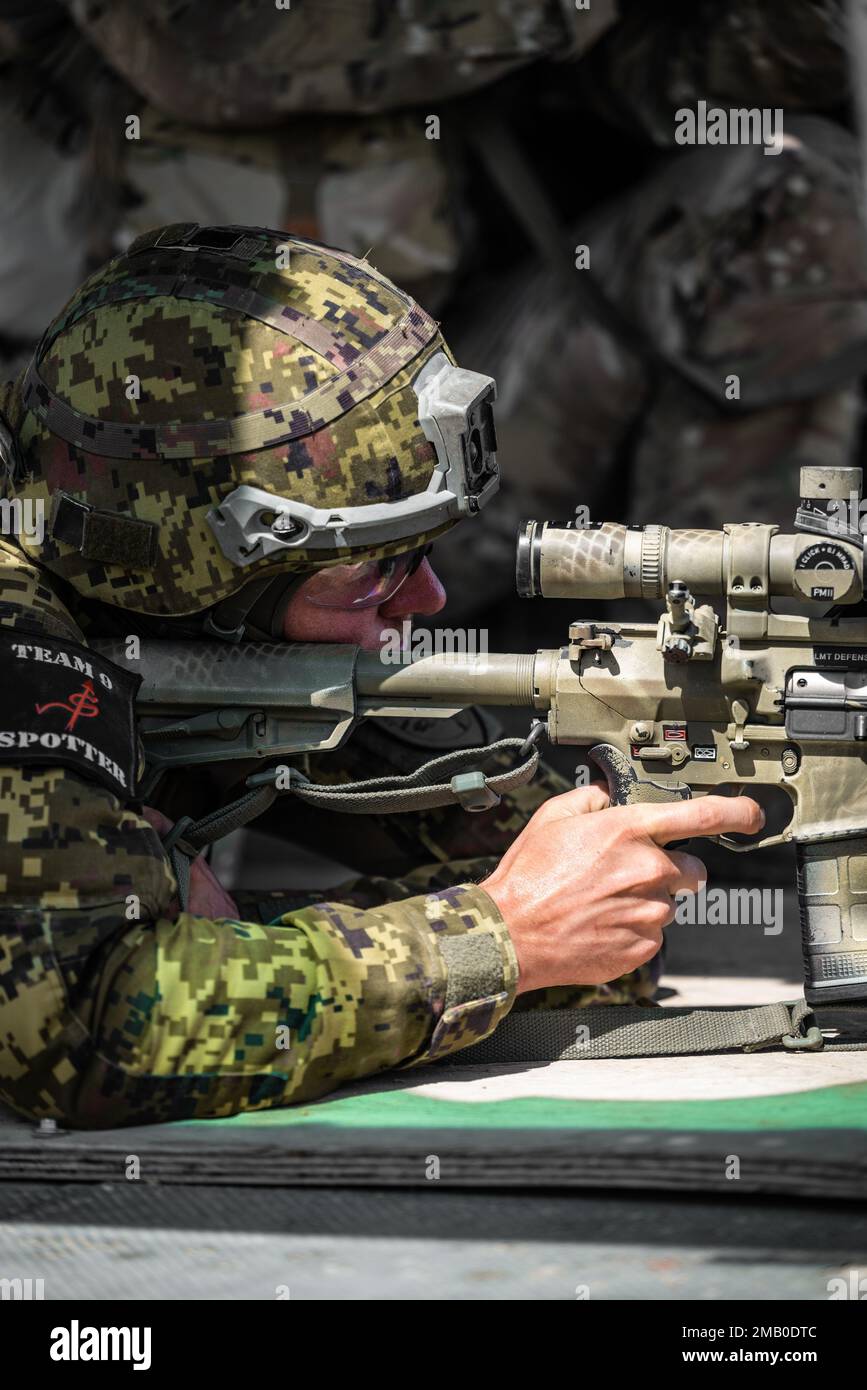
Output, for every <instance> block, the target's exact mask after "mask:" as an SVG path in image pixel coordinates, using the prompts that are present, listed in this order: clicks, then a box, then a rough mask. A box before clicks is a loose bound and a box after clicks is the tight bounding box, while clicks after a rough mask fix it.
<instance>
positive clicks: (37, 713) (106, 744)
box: [0, 630, 142, 798]
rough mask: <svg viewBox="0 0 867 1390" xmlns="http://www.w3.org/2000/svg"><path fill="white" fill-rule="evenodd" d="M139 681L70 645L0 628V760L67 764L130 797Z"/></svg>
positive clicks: (22, 763) (134, 771)
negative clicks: (0, 696) (0, 701)
mask: <svg viewBox="0 0 867 1390" xmlns="http://www.w3.org/2000/svg"><path fill="white" fill-rule="evenodd" d="M141 680H142V678H141V676H134V675H131V674H130V672H129V671H124V670H122V669H121V668H120V667H119V666H115V664H114V662H113V661H107V660H106V659H105V657H102V656H98V655H97V654H96V653H95V652H92V651H90V650H89V649H88V648H87V647H82V646H79V644H78V643H77V642H66V641H63V640H61V639H60V638H58V637H49V636H43V635H42V634H36V633H32V632H21V631H3V630H0V683H2V689H3V700H2V705H0V763H7V764H13V765H14V766H17V767H20V766H24V767H27V766H30V765H33V766H36V767H39V766H46V765H47V766H51V767H68V768H71V769H72V771H73V772H77V773H79V774H80V776H82V777H85V778H88V779H90V780H92V781H96V782H99V783H100V784H101V785H102V786H104V787H107V788H108V790H109V791H111V792H114V794H115V796H119V797H121V798H128V797H132V796H134V795H135V784H136V776H137V764H138V754H137V740H136V725H135V697H136V693H137V691H138V688H139V686H140V685H141Z"/></svg>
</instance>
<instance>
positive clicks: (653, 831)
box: [481, 786, 765, 994]
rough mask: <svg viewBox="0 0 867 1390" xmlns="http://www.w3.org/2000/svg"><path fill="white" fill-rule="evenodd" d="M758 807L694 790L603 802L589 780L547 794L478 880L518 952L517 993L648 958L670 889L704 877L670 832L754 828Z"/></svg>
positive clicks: (600, 979)
mask: <svg viewBox="0 0 867 1390" xmlns="http://www.w3.org/2000/svg"><path fill="white" fill-rule="evenodd" d="M764 820H765V817H764V812H763V811H762V809H761V807H760V806H758V805H757V804H756V802H755V801H752V800H751V799H750V798H749V797H745V796H738V797H728V796H703V797H699V798H697V799H695V800H693V801H677V802H671V803H665V804H663V805H658V804H644V805H640V806H609V803H608V795H607V793H606V792H604V791H602V789H601V788H600V787H598V786H590V787H582V788H579V789H578V790H577V791H572V792H566V793H565V794H564V795H563V796H554V797H552V798H551V800H550V801H547V802H546V803H545V805H544V806H542V807H540V808H539V810H538V811H537V812H536V814H535V815H534V816H533V818H532V820H530V821H529V823H528V824H527V825H526V826H525V828H524V830H523V831H522V832H521V834H520V835H519V836H518V838H517V839H516V840H515V842H514V844H512V845H511V846H510V847H509V849H508V850H507V851H506V853H505V854H504V855H503V858H502V859H501V860H500V862H499V864H498V865H497V867H496V869H495V870H494V872H493V873H492V874H491V876H490V878H488V879H486V880H485V882H484V883H482V885H481V886H482V888H484V889H485V892H486V893H488V894H489V895H490V896H491V897H492V898H493V900H494V902H495V903H496V905H497V907H498V908H499V910H500V913H501V915H502V917H503V919H504V921H505V923H506V925H507V927H508V928H509V933H510V935H511V937H512V941H513V942H514V946H515V951H516V953H517V956H518V966H519V970H520V976H519V981H518V993H519V994H523V993H524V992H525V991H526V990H531V989H542V988H546V987H547V986H549V985H567V984H587V985H596V984H605V983H607V981H609V980H615V979H617V977H618V976H619V975H624V974H626V973H627V971H630V970H635V969H636V968H637V967H638V966H639V965H644V964H645V962H647V961H649V960H650V959H652V957H653V956H655V955H656V953H657V951H658V950H659V948H660V946H661V945H662V929H663V927H666V926H667V925H668V924H669V922H671V921H672V920H673V919H674V914H675V909H676V904H675V902H674V897H675V895H676V894H678V893H684V892H687V893H696V892H698V890H699V889H700V887H701V885H702V883H704V882H705V880H706V879H707V870H706V869H705V867H704V864H703V863H702V862H701V860H700V859H696V858H695V857H694V856H693V855H691V854H684V853H682V852H681V851H680V850H666V849H664V848H663V846H664V845H666V844H668V843H669V842H670V841H671V840H684V839H690V838H691V837H692V836H694V835H717V834H721V833H723V832H729V833H731V832H735V833H739V834H748V835H749V834H755V832H756V831H758V830H760V829H761V827H762V825H764Z"/></svg>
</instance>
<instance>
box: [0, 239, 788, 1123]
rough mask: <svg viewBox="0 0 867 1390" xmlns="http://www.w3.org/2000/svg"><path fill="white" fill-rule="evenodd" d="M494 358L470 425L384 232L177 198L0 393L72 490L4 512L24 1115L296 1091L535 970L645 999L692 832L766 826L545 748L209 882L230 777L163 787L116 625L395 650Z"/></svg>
mask: <svg viewBox="0 0 867 1390" xmlns="http://www.w3.org/2000/svg"><path fill="white" fill-rule="evenodd" d="M287 246H288V251H289V255H288V256H287V255H286V250H287ZM280 247H282V250H278V248H280ZM287 262H288V264H287ZM475 385H477V387H478V391H477V392H476V396H477V400H478V402H479V405H478V412H477V415H476V416H474V420H475V422H476V425H477V427H478V433H477V434H476V435H475V436H473V437H472V438H471V439H470V447H469V448H468V449H464V447H463V444H462V443H461V438H460V436H459V435H457V436H456V435H455V433H454V429H453V425H454V409H453V401H454V399H456V397H457V396H459V395H460V391H464V393H466V390H467V387H468V386H469V388H470V395H472V394H473V390H474V389H475V386H474V377H473V374H470V373H461V372H460V371H459V369H457V368H456V367H455V365H454V363H453V361H452V359H451V355H450V353H449V351H448V348H447V347H446V345H445V343H444V342H443V339H442V337H441V335H440V333H439V330H438V327H437V325H436V323H435V322H434V321H433V320H431V319H430V318H429V317H428V315H427V314H426V313H425V312H424V311H423V310H422V309H421V308H420V307H419V306H418V305H416V304H415V303H413V302H412V300H410V299H409V298H408V297H407V296H406V295H405V294H404V293H402V292H401V291H400V290H399V289H397V288H396V287H395V286H394V285H393V284H391V283H390V282H389V281H388V280H387V279H385V278H384V277H383V276H382V275H380V274H379V273H378V272H377V271H376V270H375V269H374V268H373V267H372V266H371V265H370V264H368V262H367V261H364V260H358V259H357V258H355V257H353V256H350V255H348V254H346V253H343V252H340V251H336V250H334V249H332V248H328V247H324V246H321V245H318V244H316V243H311V242H306V241H303V240H300V239H295V238H287V237H286V235H285V234H280V233H276V232H270V231H267V230H263V229H260V228H238V227H230V228H227V227H217V228H213V227H210V228H201V227H196V226H193V225H184V226H173V227H170V228H164V229H157V230H156V231H153V232H150V233H147V234H145V235H144V236H143V237H141V238H139V240H138V241H137V242H135V243H134V244H133V245H132V246H131V247H130V248H129V250H128V251H127V252H125V253H123V254H122V255H120V256H118V257H117V258H115V259H114V260H113V261H111V262H110V263H109V264H108V265H106V266H105V267H104V268H103V269H101V270H99V271H98V272H96V273H95V274H94V275H92V276H91V277H90V278H89V279H88V280H87V281H86V282H85V284H84V285H82V287H81V288H80V290H79V291H78V292H77V293H76V294H75V295H74V296H73V298H72V300H71V301H70V302H69V304H68V305H67V306H66V308H65V309H64V310H63V312H62V313H61V315H60V316H59V317H58V318H57V319H56V320H55V321H54V322H53V323H52V324H51V326H50V327H49V329H48V330H47V332H46V333H45V335H44V336H43V338H42V340H41V342H40V344H39V347H38V348H37V350H36V352H35V354H34V356H33V358H32V360H31V362H30V364H29V366H28V367H27V368H26V370H25V371H24V372H23V373H22V375H21V376H20V378H19V379H18V380H17V381H16V382H15V383H14V384H13V385H10V386H8V387H7V388H6V389H5V392H4V393H3V394H2V396H0V407H2V415H3V425H2V432H0V451H2V454H3V461H4V464H5V469H4V493H5V496H6V497H7V498H8V499H14V498H19V499H21V500H22V502H27V501H29V502H31V503H33V504H39V503H41V504H43V505H44V508H45V518H46V521H45V528H44V534H43V535H41V537H40V536H38V533H37V534H31V533H30V532H26V533H25V532H22V533H21V534H19V535H18V536H10V537H7V538H6V539H5V540H4V541H3V542H0V669H2V681H3V689H4V701H3V713H2V715H0V724H2V726H3V727H2V729H0V748H2V755H0V815H2V843H0V1098H2V1099H3V1100H4V1101H5V1102H7V1103H8V1104H10V1105H11V1106H12V1107H13V1108H14V1109H15V1110H17V1111H18V1112H19V1113H21V1114H24V1115H28V1116H33V1117H36V1116H53V1117H56V1118H57V1119H60V1120H62V1121H64V1122H65V1123H67V1124H70V1125H73V1126H81V1127H92V1128H93V1127H105V1126H111V1125H123V1124H131V1123H143V1122H155V1121H162V1120H175V1119H182V1118H188V1117H211V1116H222V1115H231V1114H234V1113H236V1112H237V1111H240V1110H251V1109H259V1108H267V1107H270V1106H277V1105H286V1104H291V1103H293V1102H295V1101H307V1100H311V1099H313V1098H315V1097H317V1096H320V1095H323V1094H324V1093H326V1092H328V1091H330V1090H333V1089H334V1088H335V1087H337V1086H339V1085H340V1084H341V1083H343V1082H346V1081H350V1080H353V1079H356V1078H358V1077H363V1076H366V1075H370V1074H372V1073H375V1072H378V1071H382V1070H384V1069H387V1068H391V1067H398V1066H412V1065H417V1064H419V1063H423V1062H427V1061H431V1060H433V1059H435V1058H441V1057H443V1056H445V1055H446V1054H448V1053H449V1052H450V1051H453V1050H455V1049H458V1048H461V1047H464V1046H466V1045H468V1044H472V1043H474V1042H477V1041H479V1040H480V1039H482V1038H484V1037H486V1036H487V1035H488V1034H489V1033H490V1032H491V1031H492V1030H493V1029H494V1028H496V1026H497V1024H498V1023H499V1022H500V1020H501V1019H502V1018H503V1017H504V1016H505V1015H506V1014H507V1013H508V1012H509V1011H510V1009H512V1008H513V1007H514V1006H515V1004H516V1000H518V1001H519V1002H518V1007H521V1006H524V1007H529V1006H532V1005H534V1004H536V1003H537V1002H539V1001H540V1000H544V1002H546V1003H547V1004H551V1003H565V1002H568V1003H572V1004H574V1003H589V1002H591V1001H596V1002H598V1001H607V1002H610V1003H613V1004H617V1003H628V1002H630V1001H633V1000H635V999H638V998H641V997H643V996H644V995H647V994H649V993H651V992H652V989H653V984H654V979H655V972H656V969H657V967H658V952H659V948H660V945H661V941H662V931H663V928H664V927H665V925H666V924H667V923H668V922H670V921H671V920H672V919H673V917H674V910H675V908H674V895H675V894H677V893H679V892H682V891H695V890H696V889H697V888H698V886H699V883H700V881H701V880H702V879H703V878H704V870H703V866H702V865H701V863H700V862H699V861H698V860H696V859H694V858H692V857H691V856H689V855H687V854H684V853H681V852H677V851H666V849H665V848H664V846H665V844H666V843H667V842H669V841H671V840H674V839H683V838H684V837H688V836H689V835H691V834H696V833H703V834H712V833H717V832H721V831H735V832H747V833H750V832H753V831H755V830H757V829H758V828H759V825H760V824H761V819H762V813H761V811H760V810H759V808H758V807H757V806H756V805H755V803H753V802H752V801H749V800H747V799H745V798H739V799H737V800H731V799H727V798H718V797H712V796H711V797H706V798H703V799H702V800H701V801H699V802H685V803H682V804H680V805H677V806H674V807H630V808H624V809H614V808H611V809H606V808H607V797H606V796H605V794H604V793H603V792H602V791H601V790H599V789H598V788H597V787H588V788H585V789H582V790H575V791H568V790H566V784H565V783H564V782H563V781H562V780H561V779H559V778H557V777H556V776H555V775H554V774H553V773H551V772H545V773H543V775H542V776H541V778H540V779H538V780H537V782H536V783H534V785H533V786H532V787H531V788H526V789H524V790H523V791H522V792H521V793H516V794H514V795H513V796H512V797H511V798H509V799H505V800H504V802H503V803H502V805H501V806H499V807H497V808H496V810H493V811H489V812H486V813H484V814H483V815H480V816H474V817H467V816H465V815H464V814H463V812H462V811H461V810H460V809H459V808H449V809H448V810H445V811H441V812H435V813H425V814H424V815H419V816H397V817H393V818H391V822H392V824H391V825H390V827H389V829H388V830H384V829H383V827H382V826H381V825H379V824H378V822H379V821H380V820H384V819H385V818H378V817H371V818H370V821H369V822H365V823H363V824H361V825H359V823H358V822H359V820H360V818H358V817H350V818H348V822H347V823H345V824H344V826H343V827H342V835H343V836H344V841H345V843H344V842H341V851H340V852H341V858H342V859H343V860H344V862H351V856H352V848H351V841H352V839H353V837H359V843H360V844H361V846H362V847H361V849H360V850H358V851H357V854H356V861H357V862H358V863H359V864H360V865H365V866H366V867H367V868H368V870H369V869H370V866H371V864H372V863H373V864H376V866H377V867H378V868H380V869H381V870H385V866H386V862H387V864H388V872H389V873H391V874H392V877H390V878H385V877H382V876H380V877H376V876H371V875H370V873H369V872H368V873H367V874H366V875H363V876H361V877H360V878H359V879H358V880H356V881H354V882H353V883H349V884H347V885H346V886H345V889H344V888H341V889H339V890H337V891H336V892H335V894H334V898H335V900H334V901H328V902H323V901H317V900H316V895H308V899H312V900H308V902H307V903H306V904H302V905H296V906H295V907H293V908H290V909H289V910H285V911H282V912H280V913H279V914H274V917H275V920H269V915H268V912H267V910H265V911H264V912H263V911H262V905H263V903H264V904H266V905H267V901H268V895H267V894H262V895H258V898H257V895H255V894H254V895H250V894H247V895H246V900H245V895H242V894H241V893H238V894H236V896H235V897H234V898H233V897H232V896H230V895H229V893H228V892H226V891H225V890H224V889H223V888H222V887H221V886H220V884H219V883H218V882H217V881H216V880H215V878H214V876H213V874H212V873H211V872H210V870H209V868H208V866H207V865H206V864H205V863H204V861H203V860H202V859H199V860H197V861H196V862H195V863H194V866H193V873H192V878H191V888H190V895H189V900H188V902H187V903H186V907H185V910H182V905H181V903H180V901H179V895H178V883H177V881H176V878H175V875H174V874H173V872H172V868H171V863H170V859H169V857H168V854H167V852H166V848H165V846H164V844H163V840H162V838H161V836H165V835H166V834H167V833H169V832H170V827H171V816H172V815H173V816H174V817H176V816H177V815H178V814H180V812H181V811H182V810H183V809H184V807H183V805H182V800H183V795H188V796H190V797H191V798H192V797H194V795H195V785H194V783H195V784H199V790H200V793H201V785H203V784H204V783H205V781H206V778H205V777H204V775H203V774H200V773H199V772H197V775H196V778H195V779H190V780H189V782H188V784H187V787H186V790H185V791H183V789H182V795H181V800H180V801H178V795H179V794H178V792H177V788H175V792H174V797H175V800H174V804H173V802H172V792H171V789H163V788H157V791H156V793H155V794H154V795H153V797H152V800H153V801H155V802H159V803H161V804H159V805H148V806H146V805H144V804H143V803H142V801H141V800H140V799H138V798H137V796H136V789H137V782H138V779H139V778H140V777H141V774H142V771H143V766H144V759H143V752H142V744H141V741H140V739H139V737H138V734H137V730H136V723H135V714H134V701H135V694H136V681H135V680H134V679H133V678H131V677H130V675H129V673H128V672H126V671H123V670H121V669H120V668H119V667H118V666H116V665H114V664H113V663H111V662H109V661H107V660H105V659H104V658H103V657H101V656H99V655H98V654H97V653H96V652H95V651H93V650H92V648H91V647H90V646H89V643H90V642H91V641H92V640H94V639H96V638H98V637H102V636H115V635H122V636H129V635H131V634H142V635H151V636H157V637H173V638H176V639H177V638H182V639H184V640H189V641H190V643H194V642H196V641H197V640H199V641H201V640H203V639H207V640H208V641H210V642H213V641H214V639H215V638H221V639H223V640H225V641H226V642H227V643H232V642H233V641H237V640H239V638H240V637H241V636H242V635H243V636H246V637H248V638H258V639H261V640H265V641H269V642H274V641H282V640H287V641H303V642H311V641H323V642H337V643H353V644H357V645H359V646H362V647H365V648H368V649H374V650H375V649H377V648H378V647H379V646H380V644H381V643H382V641H383V636H384V633H385V632H386V631H387V630H388V629H389V628H391V627H394V626H400V624H401V622H402V621H403V620H404V619H406V618H407V617H411V615H413V614H415V613H418V614H421V615H431V614H434V613H436V612H437V611H439V609H440V608H441V607H442V606H443V604H444V602H445V594H444V591H443V589H442V586H441V585H440V583H439V581H438V580H437V578H436V575H435V573H434V571H433V569H432V568H431V564H430V560H429V559H428V549H429V546H430V544H431V543H432V542H433V541H434V540H435V539H436V537H438V536H440V535H442V534H443V533H444V532H446V531H447V530H449V529H450V528H451V527H452V526H453V525H454V524H455V523H456V522H457V521H458V520H461V519H463V518H464V517H471V516H472V514H473V513H474V512H476V511H477V510H478V509H479V508H480V507H481V506H484V505H487V502H488V500H489V499H490V497H491V495H492V494H493V493H494V492H495V490H496V485H497V475H496V468H497V465H496V458H495V454H494V447H495V445H494V439H493V423H492V418H493V417H492V413H491V405H490V401H491V399H492V396H493V383H492V382H491V381H490V378H485V377H477V378H475ZM458 388H460V390H459V389H458ZM450 402H452V405H451V406H450ZM470 423H471V424H472V423H473V422H472V421H471V422H470ZM464 424H466V421H464ZM337 510H339V515H340V518H341V520H340V524H339V529H335V524H334V521H333V517H334V513H335V512H336V511H337ZM371 737H373V736H372V735H371ZM377 737H378V735H377ZM383 740H384V742H387V740H386V739H385V738H384V736H383ZM371 747H372V745H371V744H370V743H368V744H367V745H365V743H364V739H363V738H360V739H358V740H356V739H353V740H352V741H351V742H350V744H349V745H348V746H347V748H346V749H345V750H341V751H340V752H339V753H338V754H327V755H317V757H318V758H319V761H320V763H321V762H323V761H326V760H330V766H331V768H332V774H331V775H333V776H338V777H340V776H343V775H345V774H344V772H343V771H341V769H343V768H344V766H351V765H352V760H353V759H356V760H358V759H359V758H362V759H363V758H364V756H368V758H369V762H368V769H369V771H368V775H369V774H370V771H372V770H373V768H372V766H371V764H372V763H378V764H379V766H380V767H381V764H382V761H383V760H387V758H388V756H389V754H388V750H387V749H384V747H382V746H381V747H379V748H377V749H374V751H371ZM365 748H366V749H367V753H366V754H365ZM359 750H360V751H359ZM557 793H562V794H559V795H558V794H557ZM303 819H304V820H305V822H306V821H309V820H313V819H315V817H313V816H311V813H310V812H308V811H305V812H304V814H303ZM368 835H369V836H372V840H370V841H366V840H365V837H366V836H368ZM377 836H379V838H378V839H377ZM389 836H390V837H391V838H390V839H389ZM370 843H373V844H376V845H378V846H379V847H380V848H378V849H376V850H375V851H371V850H370V849H369V847H365V846H366V845H368V846H369V844H370ZM380 851H381V854H382V858H381V859H380V860H379V862H378V863H377V858H376V856H379V854H380ZM401 854H402V856H403V861H402V862H403V864H404V866H405V872H403V873H402V874H401V873H397V872H396V870H395V865H396V864H397V863H398V862H399V859H400V855H401ZM425 861H430V862H425ZM540 991H542V993H541V994H540V993H539V992H540ZM287 1038H288V1039H289V1047H288V1048H287V1047H286V1040H287Z"/></svg>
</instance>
